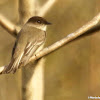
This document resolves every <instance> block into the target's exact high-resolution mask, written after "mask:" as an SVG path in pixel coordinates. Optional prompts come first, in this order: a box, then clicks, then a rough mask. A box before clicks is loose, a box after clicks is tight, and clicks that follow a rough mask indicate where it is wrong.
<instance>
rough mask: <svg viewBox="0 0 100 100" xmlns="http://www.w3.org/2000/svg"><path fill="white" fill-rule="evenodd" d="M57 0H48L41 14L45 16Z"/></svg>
mask: <svg viewBox="0 0 100 100" xmlns="http://www.w3.org/2000/svg"><path fill="white" fill-rule="evenodd" d="M56 1H57V0H48V1H47V2H46V3H45V4H44V5H43V7H42V8H41V9H40V11H39V12H38V15H39V16H44V15H45V14H46V13H47V12H48V11H49V10H50V8H51V7H52V6H53V5H54V4H55V2H56Z"/></svg>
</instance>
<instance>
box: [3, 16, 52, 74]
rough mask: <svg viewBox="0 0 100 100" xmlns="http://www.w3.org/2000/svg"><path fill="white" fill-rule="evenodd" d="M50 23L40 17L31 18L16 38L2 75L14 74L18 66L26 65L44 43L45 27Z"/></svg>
mask: <svg viewBox="0 0 100 100" xmlns="http://www.w3.org/2000/svg"><path fill="white" fill-rule="evenodd" d="M49 24H51V23H49V22H47V21H46V20H45V19H44V18H42V17H38V16H35V17H31V18H30V19H29V20H28V21H27V22H26V24H25V25H24V26H23V28H22V29H21V31H20V32H19V34H18V36H17V40H16V42H15V45H14V48H13V51H12V59H11V62H10V63H9V65H8V66H6V67H5V69H4V71H3V72H2V73H10V72H13V73H15V72H16V70H17V69H18V68H19V67H20V65H22V64H23V65H24V66H25V65H26V64H27V62H28V61H29V59H30V58H31V57H32V56H33V55H34V54H35V52H36V51H37V50H38V48H39V47H40V46H41V45H42V44H43V43H44V42H45V39H46V27H47V25H49Z"/></svg>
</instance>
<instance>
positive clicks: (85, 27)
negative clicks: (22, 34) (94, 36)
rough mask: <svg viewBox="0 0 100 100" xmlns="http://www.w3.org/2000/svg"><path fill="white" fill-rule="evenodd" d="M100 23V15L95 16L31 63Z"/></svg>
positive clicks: (45, 50) (40, 53)
mask: <svg viewBox="0 0 100 100" xmlns="http://www.w3.org/2000/svg"><path fill="white" fill-rule="evenodd" d="M99 22H100V13H99V14H98V15H97V16H95V17H94V18H93V19H92V20H91V21H90V22H88V23H87V24H85V25H83V26H82V27H81V28H79V29H78V30H77V31H75V32H73V33H71V34H69V35H67V36H66V37H64V38H63V39H61V40H60V41H57V42H56V43H54V44H52V45H51V46H49V47H46V48H44V49H43V50H41V51H40V52H39V53H37V54H36V55H35V56H33V57H32V58H30V60H29V62H28V63H30V62H32V61H34V60H37V59H39V58H41V57H43V56H45V55H47V54H49V53H51V52H53V51H55V50H57V49H58V48H60V47H61V46H63V45H65V44H66V43H68V42H70V41H72V40H74V39H75V38H77V37H78V36H80V35H82V34H84V33H85V32H87V31H88V30H90V29H92V28H94V27H95V26H96V25H98V23H99ZM3 69H4V66H3V67H0V72H2V71H3Z"/></svg>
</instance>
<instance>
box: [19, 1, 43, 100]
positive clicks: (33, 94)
mask: <svg viewBox="0 0 100 100" xmlns="http://www.w3.org/2000/svg"><path fill="white" fill-rule="evenodd" d="M35 1H36V0H19V16H20V20H19V23H21V25H23V24H25V22H26V21H27V20H28V19H29V18H30V17H32V16H35V11H36V9H37V7H36V4H35ZM43 64H44V60H43V59H41V60H40V61H36V62H35V63H34V64H33V63H32V64H30V65H27V66H26V68H25V67H24V68H23V69H22V100H43Z"/></svg>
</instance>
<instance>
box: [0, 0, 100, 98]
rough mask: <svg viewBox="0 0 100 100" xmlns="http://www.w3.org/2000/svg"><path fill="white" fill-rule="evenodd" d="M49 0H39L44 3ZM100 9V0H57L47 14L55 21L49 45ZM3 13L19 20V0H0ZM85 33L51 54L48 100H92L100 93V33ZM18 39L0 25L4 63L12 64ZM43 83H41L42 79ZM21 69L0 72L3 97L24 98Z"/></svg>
mask: <svg viewBox="0 0 100 100" xmlns="http://www.w3.org/2000/svg"><path fill="white" fill-rule="evenodd" d="M46 1H47V0H38V2H39V3H40V5H43V3H45V2H46ZM99 11H100V0H57V2H56V3H55V4H54V6H53V7H52V8H51V9H50V10H49V11H48V13H47V14H46V16H45V18H46V19H48V20H49V21H50V22H52V23H53V24H52V26H50V27H49V28H48V30H47V33H48V34H47V41H46V45H45V46H48V45H51V44H52V43H54V42H56V41H58V40H60V39H62V38H63V37H65V36H66V35H68V34H69V33H72V32H74V31H75V30H77V29H78V28H80V27H81V26H82V25H84V24H85V23H87V22H88V21H90V20H91V19H92V18H93V17H94V16H95V15H96V14H97V13H99ZM0 13H2V14H3V15H4V16H6V18H8V19H9V20H11V21H12V22H14V23H17V21H18V0H0ZM99 33H100V32H99V31H98V32H94V33H93V34H90V35H87V36H84V37H83V36H81V37H80V38H77V39H76V40H74V41H72V42H71V43H68V44H67V45H65V46H63V47H62V48H60V49H58V50H57V51H55V52H53V53H51V54H49V55H47V56H46V57H45V58H46V63H45V66H44V100H88V96H100V70H99V69H100V68H99V66H100V61H99V58H100V56H99V55H100V53H99V51H100V46H99V42H100V35H99ZM14 41H15V39H14V38H13V37H12V36H11V35H9V34H8V33H7V32H6V31H5V30H4V29H3V28H2V27H1V26H0V66H3V65H5V64H8V63H9V61H10V58H11V50H12V47H13V44H14ZM40 84H41V83H40ZM21 98H22V97H21V70H19V71H17V73H16V74H14V75H12V74H10V75H0V100H21Z"/></svg>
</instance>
